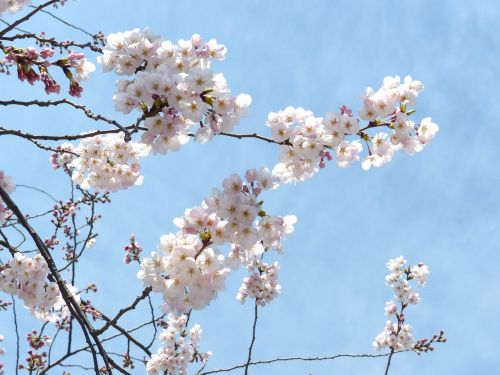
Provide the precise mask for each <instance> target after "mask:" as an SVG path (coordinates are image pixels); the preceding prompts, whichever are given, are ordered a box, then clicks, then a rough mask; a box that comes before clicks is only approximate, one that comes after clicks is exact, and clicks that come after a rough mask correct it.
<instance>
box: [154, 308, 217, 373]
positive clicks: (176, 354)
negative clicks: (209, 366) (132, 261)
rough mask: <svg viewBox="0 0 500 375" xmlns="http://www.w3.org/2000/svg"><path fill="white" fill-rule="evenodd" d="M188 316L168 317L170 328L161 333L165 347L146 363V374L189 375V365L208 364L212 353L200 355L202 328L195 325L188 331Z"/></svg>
mask: <svg viewBox="0 0 500 375" xmlns="http://www.w3.org/2000/svg"><path fill="white" fill-rule="evenodd" d="M187 319H188V317H187V315H181V316H179V317H175V316H174V315H172V314H170V315H169V316H168V326H167V328H165V329H164V330H163V332H161V333H160V341H161V342H162V344H163V346H162V347H161V348H160V349H158V351H157V352H156V353H154V354H153V355H152V356H151V358H150V359H149V361H148V362H147V363H146V373H147V374H148V375H156V374H179V375H187V374H188V365H189V363H190V362H193V361H202V362H204V363H206V362H207V361H208V359H209V358H210V356H211V354H212V353H211V352H207V353H200V351H199V345H200V338H201V327H200V326H199V325H198V324H195V325H194V326H193V328H191V329H189V330H188V329H187V327H186V324H187Z"/></svg>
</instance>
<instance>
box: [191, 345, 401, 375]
mask: <svg viewBox="0 0 500 375" xmlns="http://www.w3.org/2000/svg"><path fill="white" fill-rule="evenodd" d="M406 351H407V350H404V351H399V352H395V353H394V354H398V353H403V352H406ZM387 356H389V353H385V354H337V355H332V356H325V357H287V358H275V359H269V360H263V361H255V362H250V363H249V365H250V366H255V365H264V364H271V363H276V362H291V361H304V362H313V361H328V360H334V359H337V358H380V357H387ZM245 366H246V364H243V365H237V366H233V367H230V368H225V369H219V370H211V371H206V372H202V373H200V374H199V375H208V374H217V373H219V372H231V371H234V370H238V369H241V368H245Z"/></svg>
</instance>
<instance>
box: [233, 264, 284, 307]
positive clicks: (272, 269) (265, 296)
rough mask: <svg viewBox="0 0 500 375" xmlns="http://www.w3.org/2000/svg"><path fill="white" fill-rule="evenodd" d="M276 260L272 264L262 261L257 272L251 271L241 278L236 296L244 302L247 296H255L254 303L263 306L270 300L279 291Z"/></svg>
mask: <svg viewBox="0 0 500 375" xmlns="http://www.w3.org/2000/svg"><path fill="white" fill-rule="evenodd" d="M278 270H279V265H278V262H274V264H272V265H268V264H265V263H262V264H261V265H259V272H256V271H253V272H252V273H251V274H250V276H249V277H246V278H245V279H244V280H243V284H242V285H241V287H240V290H239V292H238V295H237V298H238V299H239V300H240V301H241V303H244V302H245V300H246V298H247V297H251V298H255V303H256V304H257V305H259V306H265V305H266V304H267V303H269V302H271V301H272V300H273V299H274V298H275V297H276V296H277V295H278V294H279V293H280V291H281V285H279V284H278Z"/></svg>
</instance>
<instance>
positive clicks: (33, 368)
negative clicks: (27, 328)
mask: <svg viewBox="0 0 500 375" xmlns="http://www.w3.org/2000/svg"><path fill="white" fill-rule="evenodd" d="M26 340H27V341H28V345H29V346H30V348H32V349H33V350H28V356H27V357H26V359H25V360H26V363H25V364H20V365H19V366H18V368H19V369H25V370H27V371H28V372H29V373H30V374H31V373H36V372H37V371H39V370H43V369H44V368H45V364H46V362H47V360H46V358H47V352H45V351H43V352H41V353H38V352H37V351H38V350H40V349H41V348H43V347H44V346H46V345H50V344H51V343H52V339H51V338H50V337H49V336H47V335H42V334H41V333H38V331H36V330H33V331H31V332H29V333H28V334H27V335H26Z"/></svg>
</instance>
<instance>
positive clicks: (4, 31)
mask: <svg viewBox="0 0 500 375" xmlns="http://www.w3.org/2000/svg"><path fill="white" fill-rule="evenodd" d="M58 1H60V0H49V1H47V2H46V3H43V4H41V5H39V6H37V7H36V8H35V9H34V10H33V11H31V12H30V13H28V14H27V15H25V16H24V17H22V18H20V19H18V20H17V21H15V22H14V23H11V24H10V26H7V27H6V28H5V29H3V30H2V31H0V37H1V36H4V35H5V34H7V33H8V32H9V31H11V30H13V29H15V28H16V27H17V26H19V25H20V24H22V23H23V22H26V21H28V20H29V19H30V18H31V17H32V16H34V15H35V14H37V13H38V12H40V11H41V10H42V9H43V8H46V7H48V6H50V5H52V4H55V3H57V2H58Z"/></svg>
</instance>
